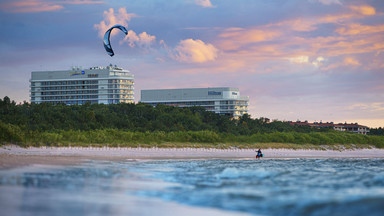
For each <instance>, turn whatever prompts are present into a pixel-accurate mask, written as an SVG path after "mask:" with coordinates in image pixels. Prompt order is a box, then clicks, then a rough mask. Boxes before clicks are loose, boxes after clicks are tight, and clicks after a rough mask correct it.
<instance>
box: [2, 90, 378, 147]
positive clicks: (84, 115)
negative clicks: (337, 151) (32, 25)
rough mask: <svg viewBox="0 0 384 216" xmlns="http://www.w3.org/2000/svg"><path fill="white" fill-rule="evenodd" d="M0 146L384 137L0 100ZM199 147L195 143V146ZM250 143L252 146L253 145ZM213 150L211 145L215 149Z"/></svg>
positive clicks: (179, 113)
mask: <svg viewBox="0 0 384 216" xmlns="http://www.w3.org/2000/svg"><path fill="white" fill-rule="evenodd" d="M0 142H1V143H6V142H11V143H19V144H23V145H41V144H44V145H62V146H66V145H85V146H86V145H90V144H99V145H107V144H108V145H111V146H137V144H147V145H152V146H153V145H161V144H162V145H164V144H165V143H185V144H187V143H189V144H190V145H192V146H195V144H196V143H199V144H210V145H213V146H214V147H218V146H220V145H224V146H225V145H226V144H236V145H240V144H247V146H249V145H252V144H255V143H296V144H315V145H319V144H328V145H329V144H370V145H375V146H376V147H384V136H364V135H358V134H352V133H346V132H337V131H334V130H332V129H327V128H322V129H317V128H311V127H309V126H292V125H290V124H289V123H287V122H282V121H277V120H274V121H272V122H270V121H269V119H267V118H256V119H253V118H251V117H250V116H249V115H244V116H243V117H241V118H240V119H238V120H234V119H231V118H230V117H228V116H225V115H218V114H215V113H213V112H208V111H205V110H204V109H203V108H201V107H191V108H179V107H171V106H164V105H158V106H157V107H152V106H150V105H146V104H112V105H104V104H85V105H73V106H67V105H51V104H30V103H23V104H16V103H15V102H14V101H11V100H10V99H9V98H8V97H4V99H3V100H1V99H0ZM191 143H195V144H191ZM248 144H249V145H248ZM211 147H212V146H211Z"/></svg>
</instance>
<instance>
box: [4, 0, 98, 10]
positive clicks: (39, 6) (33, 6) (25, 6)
mask: <svg viewBox="0 0 384 216" xmlns="http://www.w3.org/2000/svg"><path fill="white" fill-rule="evenodd" d="M103 3H104V2H103V1H92V0H72V1H47V0H23V1H20V0H19V1H13V2H6V3H1V4H0V8H1V9H2V10H3V11H7V12H11V13H38V12H47V11H57V10H61V9H63V8H64V6H63V5H65V4H73V5H81V4H103Z"/></svg>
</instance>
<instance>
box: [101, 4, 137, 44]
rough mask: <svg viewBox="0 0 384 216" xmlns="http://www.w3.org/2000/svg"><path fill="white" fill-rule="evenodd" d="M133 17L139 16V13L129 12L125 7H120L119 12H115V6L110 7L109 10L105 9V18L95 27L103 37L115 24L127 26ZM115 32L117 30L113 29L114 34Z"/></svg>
mask: <svg viewBox="0 0 384 216" xmlns="http://www.w3.org/2000/svg"><path fill="white" fill-rule="evenodd" d="M133 17H137V15H136V14H134V13H127V10H126V9H125V8H120V9H119V10H118V13H117V14H115V11H114V10H113V8H110V9H109V10H108V11H104V20H103V21H101V22H100V23H99V24H95V25H94V27H95V29H97V30H99V36H100V37H101V38H102V37H103V36H104V34H105V32H106V31H107V30H108V29H109V28H110V27H112V26H113V25H116V24H120V25H123V26H125V27H126V28H127V27H128V22H129V21H130V20H131V19H132V18H133ZM115 34H116V32H115V31H112V35H115Z"/></svg>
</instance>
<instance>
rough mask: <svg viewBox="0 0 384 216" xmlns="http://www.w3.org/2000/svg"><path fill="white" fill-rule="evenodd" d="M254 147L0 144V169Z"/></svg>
mask: <svg viewBox="0 0 384 216" xmlns="http://www.w3.org/2000/svg"><path fill="white" fill-rule="evenodd" d="M262 151H263V153H264V155H265V157H264V158H263V159H276V158H282V159H283V158H384V149H375V148H373V149H356V150H344V151H334V150H304V149H301V150H292V149H263V150H262ZM254 157H255V149H203V148H168V149H167V148H107V147H104V148H92V147H91V148H82V147H39V148H36V147H30V148H21V147H19V146H15V145H6V146H2V147H0V169H6V168H12V167H18V166H27V165H33V164H47V165H70V164H76V163H80V162H83V161H85V160H90V159H95V160H97V159H100V160H126V159H215V158H217V159H253V158H254Z"/></svg>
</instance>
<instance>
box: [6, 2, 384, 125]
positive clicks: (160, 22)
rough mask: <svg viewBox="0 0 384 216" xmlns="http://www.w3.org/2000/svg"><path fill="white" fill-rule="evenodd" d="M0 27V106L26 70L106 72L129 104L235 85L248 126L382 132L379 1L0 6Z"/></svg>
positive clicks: (23, 91) (24, 94)
mask: <svg viewBox="0 0 384 216" xmlns="http://www.w3.org/2000/svg"><path fill="white" fill-rule="evenodd" d="M115 24H121V25H123V26H125V27H127V29H128V31H129V33H128V35H127V36H126V35H125V34H123V33H122V32H120V31H118V30H114V31H113V35H112V37H111V44H112V47H113V50H114V52H115V56H113V57H110V56H109V55H108V54H107V53H106V52H105V50H104V47H103V45H102V36H103V34H104V32H105V31H106V30H107V29H108V28H109V27H111V26H113V25H115ZM0 26H1V34H0V97H1V98H3V97H4V96H9V97H10V98H11V99H12V100H15V101H16V102H18V103H21V102H23V101H30V97H29V88H30V87H29V85H30V83H29V79H30V78H31V72H32V71H44V70H69V69H70V68H72V67H73V66H80V67H83V68H88V67H93V66H107V65H109V64H113V65H118V66H120V67H123V68H124V69H127V70H129V71H131V72H132V73H133V74H134V75H135V101H136V102H138V101H139V100H140V90H142V89H165V88H206V87H235V88H239V90H240V93H241V95H242V96H249V98H250V99H249V114H250V115H251V117H253V118H260V117H266V118H269V119H278V120H283V121H297V120H301V121H305V120H308V121H309V122H314V121H318V122H319V121H322V122H335V123H339V122H341V123H344V122H348V123H355V122H357V123H359V124H362V125H366V126H368V127H384V1H383V0H289V1H286V0H166V1H165V0H56V1H48V0H1V1H0Z"/></svg>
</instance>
